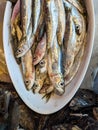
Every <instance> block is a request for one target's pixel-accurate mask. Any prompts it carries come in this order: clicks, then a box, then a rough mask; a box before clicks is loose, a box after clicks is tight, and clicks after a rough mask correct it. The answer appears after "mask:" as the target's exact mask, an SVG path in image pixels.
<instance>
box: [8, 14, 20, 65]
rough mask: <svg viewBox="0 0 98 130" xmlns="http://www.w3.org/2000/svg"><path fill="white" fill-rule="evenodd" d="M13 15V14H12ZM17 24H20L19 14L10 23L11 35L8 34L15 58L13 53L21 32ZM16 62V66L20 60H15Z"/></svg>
mask: <svg viewBox="0 0 98 130" xmlns="http://www.w3.org/2000/svg"><path fill="white" fill-rule="evenodd" d="M13 15H14V14H13ZM19 22H20V14H19V13H18V14H17V16H16V17H15V19H14V20H13V21H12V22H11V34H10V43H11V45H12V47H13V51H14V56H15V52H16V50H17V47H18V45H19V42H20V40H21V38H22V31H21V29H20V27H19ZM15 59H16V62H17V63H18V64H20V63H21V59H20V58H16V56H15Z"/></svg>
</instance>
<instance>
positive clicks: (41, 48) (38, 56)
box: [33, 34, 46, 65]
mask: <svg viewBox="0 0 98 130" xmlns="http://www.w3.org/2000/svg"><path fill="white" fill-rule="evenodd" d="M45 52H46V34H44V37H43V38H42V40H41V41H40V42H39V43H38V45H37V48H36V50H35V53H34V56H33V64H34V65H37V64H38V63H39V62H40V61H41V60H42V58H43V57H44V55H45Z"/></svg>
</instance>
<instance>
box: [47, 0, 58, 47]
mask: <svg viewBox="0 0 98 130" xmlns="http://www.w3.org/2000/svg"><path fill="white" fill-rule="evenodd" d="M45 7H46V15H45V20H46V38H47V48H48V49H49V48H50V47H51V46H52V45H53V41H54V38H55V36H56V31H57V26H58V9H57V5H56V2H55V0H45Z"/></svg>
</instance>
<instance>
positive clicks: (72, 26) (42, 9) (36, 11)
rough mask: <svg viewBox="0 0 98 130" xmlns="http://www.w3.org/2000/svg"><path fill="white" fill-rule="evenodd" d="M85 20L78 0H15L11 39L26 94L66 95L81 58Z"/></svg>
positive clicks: (84, 43) (82, 3)
mask: <svg viewBox="0 0 98 130" xmlns="http://www.w3.org/2000/svg"><path fill="white" fill-rule="evenodd" d="M86 18H87V14H86V8H85V4H84V2H83V1H82V2H81V0H33V1H32V0H17V2H16V3H15V5H14V6H13V11H12V16H11V38H10V39H11V43H12V46H13V50H14V55H15V58H16V61H17V63H18V64H19V65H20V66H21V70H22V74H23V78H24V83H25V86H26V88H27V90H31V89H32V91H33V92H34V93H40V94H45V95H47V94H50V93H52V92H54V93H55V94H57V95H62V94H63V93H64V92H65V86H66V85H67V84H68V83H69V82H70V81H71V80H72V79H73V78H74V76H75V74H76V73H77V71H78V69H79V66H80V63H81V60H82V57H83V54H84V50H85V45H86V33H87V32H86V30H87V27H86V25H87V22H86Z"/></svg>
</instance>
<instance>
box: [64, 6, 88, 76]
mask: <svg viewBox="0 0 98 130" xmlns="http://www.w3.org/2000/svg"><path fill="white" fill-rule="evenodd" d="M65 6H66V5H65ZM68 15H69V16H67V27H66V32H65V37H64V38H65V41H64V48H65V49H66V60H65V63H64V64H65V65H64V67H65V70H64V71H65V72H64V77H66V75H68V73H69V71H70V69H71V67H72V65H73V62H74V59H75V56H76V55H77V53H78V51H79V49H80V48H81V45H82V43H83V39H84V35H85V32H86V27H85V20H84V18H83V16H82V15H81V14H80V13H79V12H78V10H77V9H76V8H74V7H72V8H71V9H70V13H69V14H68Z"/></svg>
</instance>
